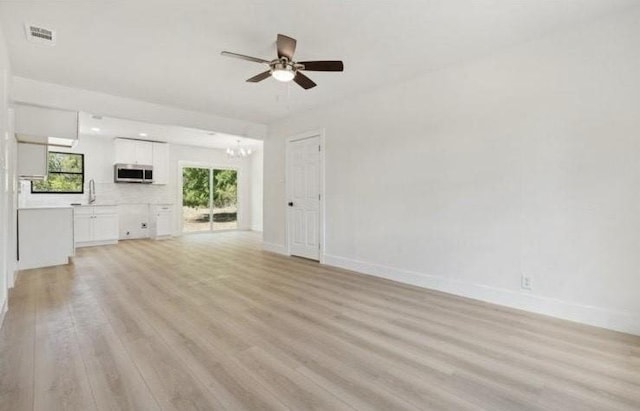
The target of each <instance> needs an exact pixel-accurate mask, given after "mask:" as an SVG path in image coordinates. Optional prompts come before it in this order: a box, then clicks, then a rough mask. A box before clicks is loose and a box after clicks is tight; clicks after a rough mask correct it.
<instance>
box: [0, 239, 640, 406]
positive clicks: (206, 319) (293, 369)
mask: <svg viewBox="0 0 640 411" xmlns="http://www.w3.org/2000/svg"><path fill="white" fill-rule="evenodd" d="M9 307H10V309H9V312H8V313H7V316H6V319H5V321H4V326H3V327H2V330H1V331H0V410H3V411H4V410H11V411H19V410H31V409H34V410H47V411H52V410H63V409H67V410H83V411H84V410H93V409H100V410H107V409H108V410H144V411H146V410H156V409H166V410H196V409H197V410H270V409H276V410H309V409H319V410H345V409H348V410H352V409H356V410H370V409H379V410H418V409H420V410H431V409H433V410H440V409H446V410H480V409H486V410H539V409H552V410H574V409H575V410H632V409H635V410H638V409H640V337H633V336H630V335H625V334H621V333H616V332H611V331H605V330H602V329H598V328H593V327H587V326H582V325H578V324H574V323H570V322H566V321H561V320H557V319H551V318H546V317H542V316H537V315H533V314H528V313H524V312H520V311H516V310H511V309H508V308H504V307H499V306H495V305H491V304H486V303H482V302H478V301H474V300H469V299H465V298H459V297H455V296H451V295H447V294H443V293H439V292H434V291H429V290H425V289H421V288H417V287H412V286H407V285H402V284H398V283H394V282H391V281H386V280H383V279H378V278H374V277H369V276H365V275H360V274H356V273H352V272H348V271H345V270H340V269H335V268H330V267H326V266H321V265H318V264H317V263H313V262H310V261H306V260H302V259H297V258H287V257H283V256H279V255H275V254H270V253H267V252H263V251H261V250H260V242H259V237H258V236H257V235H256V234H254V233H247V232H228V233H219V234H206V235H200V234H199V235H191V236H185V237H183V238H178V239H172V240H167V241H147V240H141V241H126V242H121V243H120V244H119V245H116V246H104V247H94V248H84V249H79V250H78V253H77V256H76V257H75V259H74V264H73V265H68V266H60V267H54V268H47V269H39V270H31V271H25V272H23V273H21V275H20V277H19V279H18V282H17V285H16V287H15V288H14V289H13V290H12V292H11V295H10V300H9Z"/></svg>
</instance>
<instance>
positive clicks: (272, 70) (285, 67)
mask: <svg viewBox="0 0 640 411" xmlns="http://www.w3.org/2000/svg"><path fill="white" fill-rule="evenodd" d="M276 46H277V49H278V58H277V59H274V60H271V61H269V60H264V59H261V58H258V57H251V56H245V55H244V54H238V53H232V52H230V51H223V52H222V53H220V54H222V55H223V56H227V57H235V58H238V59H242V60H247V61H253V62H255V63H262V64H266V65H268V66H269V70H267V71H265V72H263V73H260V74H258V75H257V76H253V77H251V78H250V79H248V80H247V81H248V82H250V83H257V82H259V81H262V80H264V79H266V78H268V77H271V76H272V77H273V78H275V79H276V80H278V81H284V82H286V81H291V80H293V81H295V82H296V83H297V84H298V85H299V86H300V87H302V88H303V89H305V90H307V89H310V88H313V87H315V86H316V83H314V82H313V80H311V79H310V78H309V77H307V76H305V75H304V74H302V73H301V71H343V70H344V65H343V64H342V61H340V60H320V61H293V53H294V52H295V51H296V39H294V38H291V37H289V36H285V35H283V34H278V40H277V41H276Z"/></svg>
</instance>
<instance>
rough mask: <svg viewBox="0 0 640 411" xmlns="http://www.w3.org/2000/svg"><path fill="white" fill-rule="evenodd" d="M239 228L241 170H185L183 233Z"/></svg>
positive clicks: (183, 182) (200, 168) (212, 168)
mask: <svg viewBox="0 0 640 411" xmlns="http://www.w3.org/2000/svg"><path fill="white" fill-rule="evenodd" d="M237 228H238V170H236V169H231V168H226V169H225V168H214V167H182V232H183V233H196V232H211V231H222V230H235V229H237Z"/></svg>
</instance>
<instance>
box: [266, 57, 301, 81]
mask: <svg viewBox="0 0 640 411" xmlns="http://www.w3.org/2000/svg"><path fill="white" fill-rule="evenodd" d="M271 75H272V76H273V78H274V79H276V80H278V81H282V82H285V83H286V82H287V81H291V80H293V78H294V77H295V76H296V72H295V70H294V69H293V67H292V66H291V64H288V63H287V62H286V61H281V62H279V63H275V64H273V65H272V66H271Z"/></svg>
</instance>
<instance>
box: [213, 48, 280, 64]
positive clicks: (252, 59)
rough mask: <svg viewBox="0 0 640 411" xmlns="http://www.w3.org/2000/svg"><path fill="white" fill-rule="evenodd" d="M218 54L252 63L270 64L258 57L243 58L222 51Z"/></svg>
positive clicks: (243, 56)
mask: <svg viewBox="0 0 640 411" xmlns="http://www.w3.org/2000/svg"><path fill="white" fill-rule="evenodd" d="M220 54H221V55H223V56H226V57H234V58H237V59H241V60H247V61H253V62H254V63H265V64H269V63H270V62H269V61H268V60H264V59H261V58H258V57H251V56H245V55H244V54H238V53H232V52H230V51H223V52H221V53H220Z"/></svg>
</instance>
